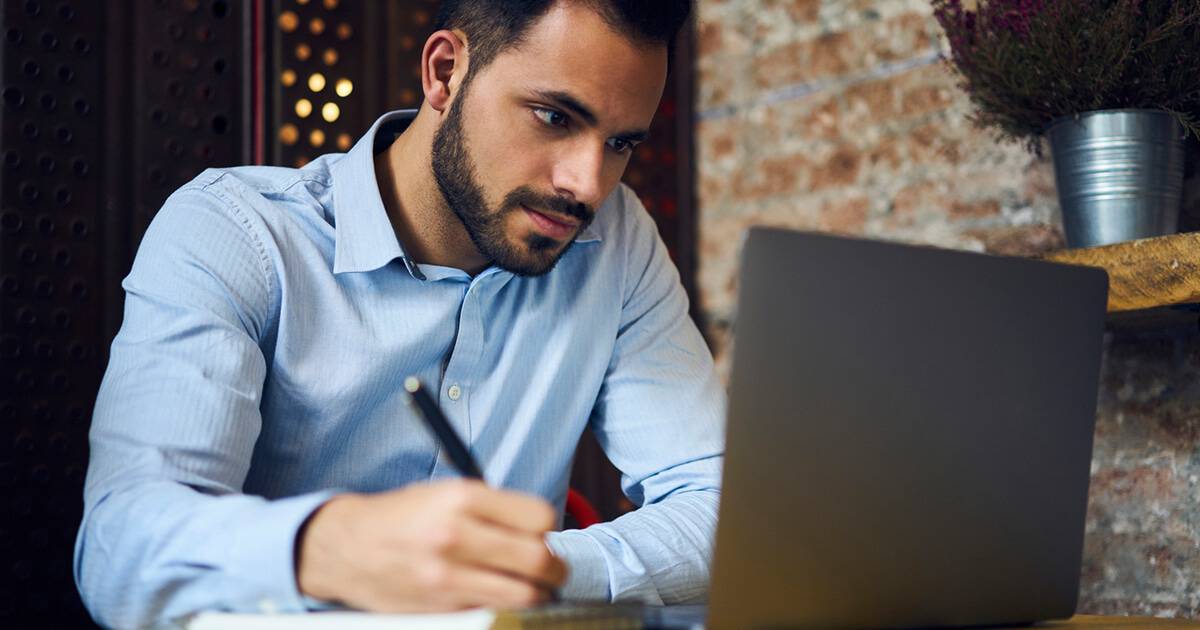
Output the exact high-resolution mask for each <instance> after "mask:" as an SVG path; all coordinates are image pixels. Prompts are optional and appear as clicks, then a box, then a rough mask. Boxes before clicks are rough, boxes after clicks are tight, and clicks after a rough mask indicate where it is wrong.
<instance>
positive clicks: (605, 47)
mask: <svg viewBox="0 0 1200 630" xmlns="http://www.w3.org/2000/svg"><path fill="white" fill-rule="evenodd" d="M523 39H524V41H523V42H522V43H521V44H520V45H518V46H513V47H511V48H509V49H507V50H505V51H504V52H502V53H500V54H499V55H497V56H496V58H495V59H494V60H493V61H492V63H491V64H489V65H488V67H487V68H485V69H484V71H483V72H482V73H481V74H482V75H492V76H491V77H489V78H491V79H492V80H493V81H494V82H496V83H497V84H498V85H500V86H504V87H508V88H515V89H518V90H521V89H526V90H542V91H561V92H567V93H569V94H571V95H572V96H574V97H575V98H577V99H578V100H580V101H581V102H583V103H584V104H585V105H587V106H588V107H589V108H591V109H592V111H594V112H595V113H596V115H597V117H598V118H599V123H600V124H601V125H605V124H608V123H611V124H613V125H618V126H622V125H623V126H629V125H635V126H648V125H649V124H650V119H651V118H652V117H653V116H654V111H655V109H656V108H657V107H658V101H659V98H660V97H661V96H662V91H663V86H664V84H665V82H666V74H667V49H666V46H665V45H662V44H656V43H643V42H636V41H634V40H631V39H630V38H629V37H627V36H626V35H623V34H621V33H618V32H617V31H615V30H613V27H612V26H610V25H609V24H608V23H607V22H606V21H605V20H604V18H602V17H601V16H600V15H599V14H597V13H596V12H595V11H593V10H591V9H589V8H587V7H586V6H585V5H583V4H582V3H571V2H560V3H557V4H555V5H554V6H553V7H551V8H550V10H549V11H548V12H547V13H546V15H544V16H543V17H541V18H540V19H538V20H537V21H535V22H534V23H533V24H531V25H530V27H529V28H528V29H527V30H526V32H525V34H524V38H523ZM480 78H483V77H482V76H481V77H480Z"/></svg>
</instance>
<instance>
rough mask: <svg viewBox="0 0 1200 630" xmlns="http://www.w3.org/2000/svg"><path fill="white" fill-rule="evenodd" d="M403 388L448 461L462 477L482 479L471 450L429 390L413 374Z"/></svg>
mask: <svg viewBox="0 0 1200 630" xmlns="http://www.w3.org/2000/svg"><path fill="white" fill-rule="evenodd" d="M404 389H405V390H406V391H407V392H408V393H409V395H410V396H412V400H413V402H414V403H416V405H417V411H419V412H421V417H422V418H424V419H425V424H427V425H429V428H430V430H432V431H433V434H434V436H436V437H437V440H438V442H439V443H441V445H442V448H444V449H446V454H447V455H448V456H449V457H450V463H452V464H454V467H455V468H457V469H458V472H459V473H460V474H462V476H464V477H470V478H471V479H483V472H482V471H480V470H479V465H478V464H476V463H475V458H474V457H471V451H468V450H467V446H466V445H465V444H463V442H462V440H461V439H460V438H459V437H458V434H457V433H455V432H454V428H453V427H451V426H450V421H448V420H446V416H445V415H444V414H442V410H441V409H440V408H439V407H438V406H437V403H436V402H434V400H433V398H432V397H431V396H430V395H429V392H427V391H425V388H424V387H423V386H422V385H421V381H420V380H418V379H417V377H415V376H410V377H408V378H406V379H404Z"/></svg>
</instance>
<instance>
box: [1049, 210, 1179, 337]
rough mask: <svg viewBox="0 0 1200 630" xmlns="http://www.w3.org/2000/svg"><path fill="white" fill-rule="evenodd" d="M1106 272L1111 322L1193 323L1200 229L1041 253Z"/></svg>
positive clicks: (1053, 258)
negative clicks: (1099, 245) (1099, 268)
mask: <svg viewBox="0 0 1200 630" xmlns="http://www.w3.org/2000/svg"><path fill="white" fill-rule="evenodd" d="M1042 258H1044V259H1045V260H1052V261H1055V262H1061V263H1068V264H1075V265H1089V266H1092V267H1101V268H1103V269H1105V270H1106V271H1108V283H1109V285H1108V312H1109V314H1110V318H1109V319H1110V321H1114V322H1116V321H1121V322H1135V323H1136V322H1141V323H1146V322H1162V321H1164V320H1163V318H1164V317H1166V318H1167V319H1168V320H1170V319H1172V318H1173V319H1177V320H1179V321H1180V322H1182V321H1184V320H1186V321H1188V322H1190V323H1191V325H1193V326H1194V325H1195V324H1196V321H1197V313H1198V311H1200V232H1188V233H1185V234H1172V235H1170V236H1159V237H1155V238H1146V239H1141V240H1137V241H1128V242H1125V243H1116V244H1114V245H1104V246H1102V247H1089V248H1086V249H1066V250H1061V251H1057V252H1051V253H1049V254H1045V255H1043V256H1042Z"/></svg>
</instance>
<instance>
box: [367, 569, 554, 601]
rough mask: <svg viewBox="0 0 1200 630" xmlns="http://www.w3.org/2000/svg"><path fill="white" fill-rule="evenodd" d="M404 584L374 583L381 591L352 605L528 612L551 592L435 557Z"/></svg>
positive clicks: (373, 591)
mask: <svg viewBox="0 0 1200 630" xmlns="http://www.w3.org/2000/svg"><path fill="white" fill-rule="evenodd" d="M403 582H404V583H403V584H397V583H395V582H392V581H387V580H383V581H377V582H375V583H374V586H376V587H377V588H375V589H370V591H369V592H368V593H365V594H366V595H367V597H366V598H365V599H363V600H362V601H358V602H352V604H353V605H355V606H356V607H359V608H363V609H366V610H373V611H376V612H435V611H444V610H456V609H464V608H477V607H495V608H528V607H531V606H536V605H538V604H541V603H545V602H547V601H549V598H550V595H549V591H548V590H546V589H543V588H540V587H538V586H536V585H534V584H532V583H530V582H527V581H525V580H521V579H518V578H514V577H512V576H508V575H505V574H502V573H496V572H493V571H489V570H486V569H480V568H477V567H474V566H470V565H464V564H457V563H453V562H447V561H444V560H439V559H437V558H433V557H429V558H426V559H425V560H423V561H422V562H421V563H420V566H419V567H417V568H416V570H415V571H414V572H413V573H412V574H410V575H408V579H406V580H403ZM360 592H361V591H360ZM416 594H419V595H416ZM415 595H416V596H415Z"/></svg>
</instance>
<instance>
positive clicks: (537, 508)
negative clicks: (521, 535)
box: [439, 480, 558, 534]
mask: <svg viewBox="0 0 1200 630" xmlns="http://www.w3.org/2000/svg"><path fill="white" fill-rule="evenodd" d="M439 485H442V486H443V487H444V490H443V493H444V494H443V497H444V500H446V501H448V502H450V507H451V508H453V509H458V510H461V511H462V512H463V513H466V514H471V515H473V516H475V517H477V518H481V519H484V520H487V521H491V522H493V523H496V524H497V525H503V526H505V527H510V528H512V529H515V530H518V531H523V532H528V533H531V534H543V533H545V532H548V531H550V530H552V529H554V526H555V525H556V524H557V520H558V518H557V514H556V513H555V511H554V508H551V507H550V505H549V504H548V503H546V502H545V501H544V500H542V499H540V498H537V497H533V496H529V495H526V494H521V493H518V492H509V491H507V490H497V489H494V488H489V487H487V486H485V485H484V484H483V483H482V482H480V481H474V480H456V481H449V482H443V483H442V484H439Z"/></svg>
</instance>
